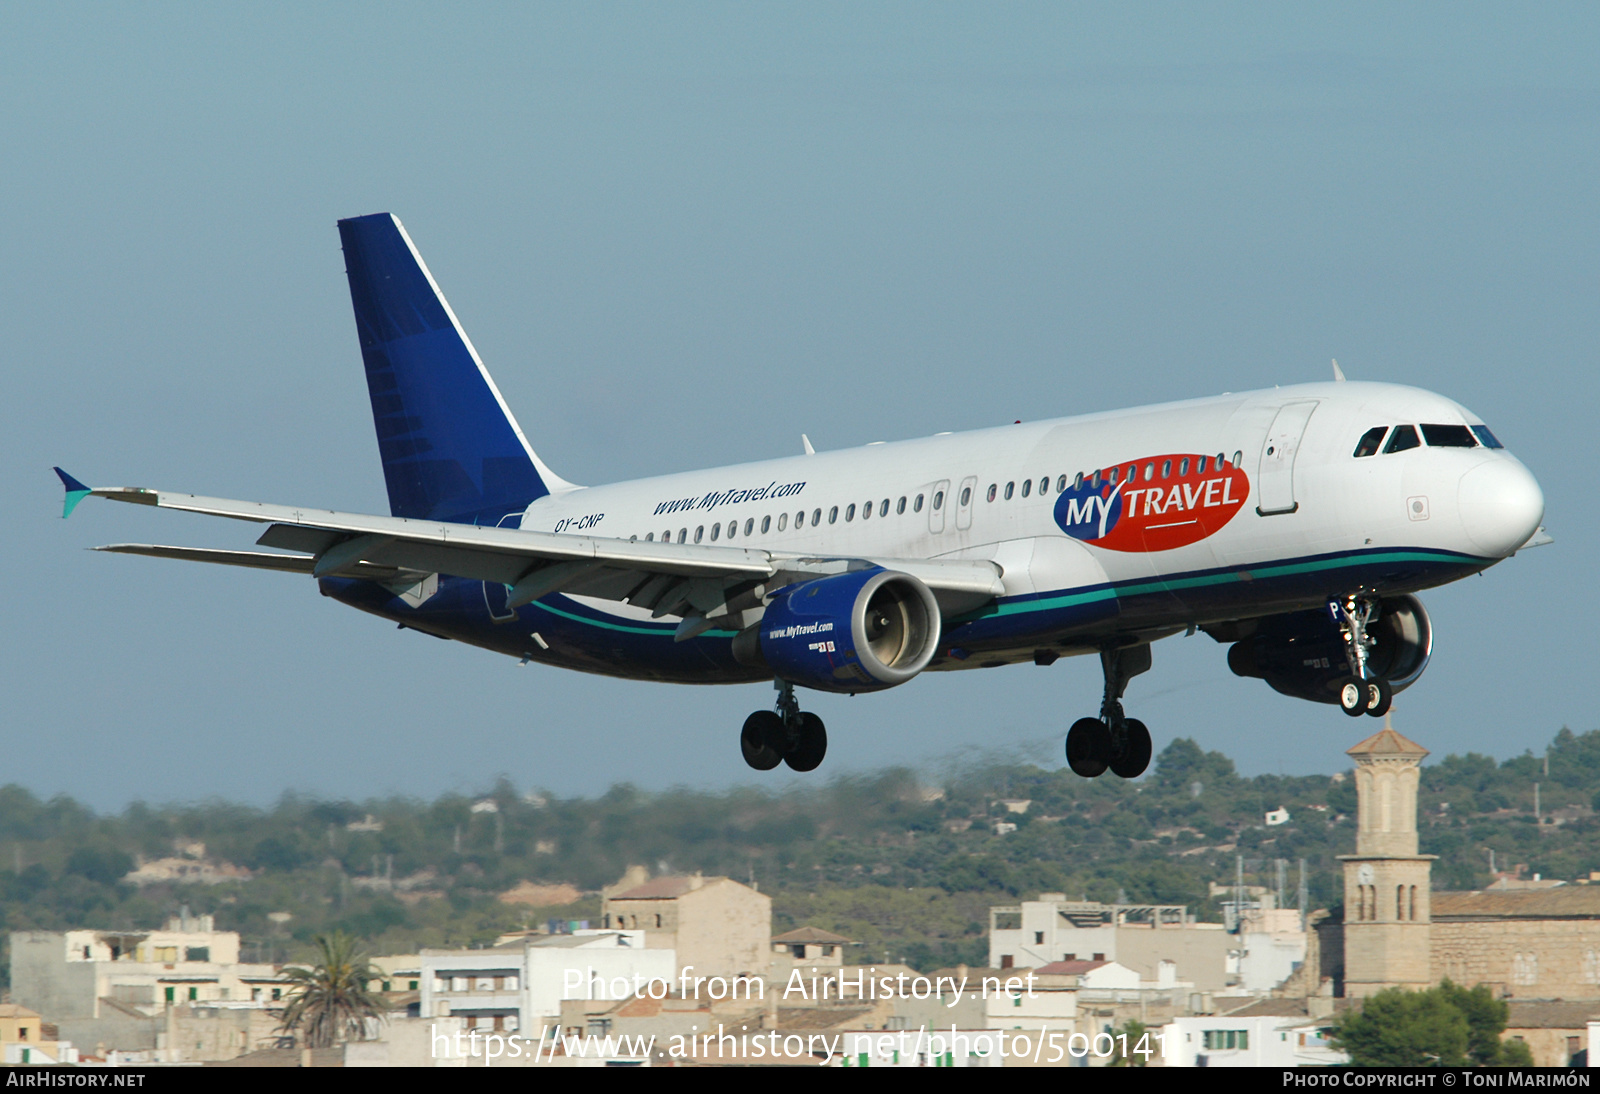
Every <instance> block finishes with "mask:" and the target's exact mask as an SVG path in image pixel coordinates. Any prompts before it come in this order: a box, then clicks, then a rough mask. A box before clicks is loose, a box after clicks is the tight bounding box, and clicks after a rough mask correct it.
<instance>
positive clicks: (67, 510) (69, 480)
mask: <svg viewBox="0 0 1600 1094" xmlns="http://www.w3.org/2000/svg"><path fill="white" fill-rule="evenodd" d="M55 473H56V474H57V475H58V476H60V478H61V485H62V486H65V487H66V488H67V503H66V505H64V506H63V507H62V509H61V519H62V520H66V519H67V518H68V517H70V516H71V515H72V511H73V510H74V509H76V508H77V507H78V503H79V502H80V501H82V500H83V499H84V498H86V497H88V496H89V495H90V493H92V491H91V490H90V489H89V488H88V487H87V486H85V485H83V483H81V482H79V481H78V480H77V479H75V478H73V477H72V476H71V475H69V474H67V473H66V472H65V471H63V470H61V468H59V467H57V468H56V469H55Z"/></svg>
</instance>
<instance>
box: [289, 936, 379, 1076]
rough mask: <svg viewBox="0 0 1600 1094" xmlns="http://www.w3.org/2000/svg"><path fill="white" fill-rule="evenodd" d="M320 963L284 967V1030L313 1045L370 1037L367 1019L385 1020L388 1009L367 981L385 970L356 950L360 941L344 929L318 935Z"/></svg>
mask: <svg viewBox="0 0 1600 1094" xmlns="http://www.w3.org/2000/svg"><path fill="white" fill-rule="evenodd" d="M316 945H317V951H318V956H320V957H321V959H322V960H321V961H319V962H318V963H317V964H316V965H313V966H312V967H310V968H306V967H304V966H293V967H290V968H287V969H284V970H283V976H284V979H285V980H288V981H289V982H290V984H291V985H292V987H291V988H290V989H289V992H290V994H289V997H288V1000H289V1001H288V1006H286V1007H285V1008H284V1011H283V1027H282V1028H283V1029H285V1030H287V1031H289V1032H291V1033H294V1034H296V1035H298V1036H299V1037H300V1039H301V1041H302V1043H304V1044H305V1045H306V1046H307V1047H309V1048H327V1047H329V1046H331V1045H335V1044H340V1043H342V1042H344V1041H364V1040H366V1039H367V1027H368V1019H373V1018H376V1019H382V1018H383V1016H384V1014H385V1012H386V1011H387V1010H388V1007H387V1005H386V1004H385V1003H384V1001H383V1000H382V999H381V998H380V997H379V996H377V995H376V994H374V993H373V992H371V991H369V990H368V987H367V985H368V984H370V983H371V982H372V981H374V980H380V979H382V977H383V972H382V970H380V969H378V968H376V967H374V966H373V965H372V964H370V963H369V962H368V961H367V956H366V954H364V953H361V952H359V951H358V950H357V949H356V940H355V939H353V938H351V937H350V936H349V935H347V934H344V933H343V932H342V931H335V932H334V933H333V934H331V935H318V936H317V939H316Z"/></svg>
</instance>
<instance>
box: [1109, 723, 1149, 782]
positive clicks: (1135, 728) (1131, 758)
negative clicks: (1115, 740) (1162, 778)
mask: <svg viewBox="0 0 1600 1094" xmlns="http://www.w3.org/2000/svg"><path fill="white" fill-rule="evenodd" d="M1124 729H1125V730H1126V731H1127V741H1126V744H1125V745H1124V746H1123V752H1122V756H1121V757H1119V758H1118V759H1115V760H1112V761H1111V773H1112V774H1113V775H1115V776H1117V777H1118V778H1122V779H1137V778H1138V777H1139V776H1140V775H1143V774H1144V769H1145V768H1147V767H1149V766H1150V752H1151V745H1150V731H1149V730H1148V729H1146V728H1145V724H1144V723H1143V722H1141V721H1139V719H1137V718H1129V719H1128V720H1127V722H1125V723H1124Z"/></svg>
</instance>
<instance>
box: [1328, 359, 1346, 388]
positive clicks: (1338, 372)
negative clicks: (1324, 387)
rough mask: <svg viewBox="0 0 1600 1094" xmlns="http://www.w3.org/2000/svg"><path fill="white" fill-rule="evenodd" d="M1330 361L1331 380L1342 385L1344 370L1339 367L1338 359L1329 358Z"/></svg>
mask: <svg viewBox="0 0 1600 1094" xmlns="http://www.w3.org/2000/svg"><path fill="white" fill-rule="evenodd" d="M1330 360H1332V361H1333V378H1334V379H1335V380H1336V381H1338V382H1339V383H1341V384H1342V383H1344V369H1342V368H1340V367H1339V361H1338V359H1337V358H1330Z"/></svg>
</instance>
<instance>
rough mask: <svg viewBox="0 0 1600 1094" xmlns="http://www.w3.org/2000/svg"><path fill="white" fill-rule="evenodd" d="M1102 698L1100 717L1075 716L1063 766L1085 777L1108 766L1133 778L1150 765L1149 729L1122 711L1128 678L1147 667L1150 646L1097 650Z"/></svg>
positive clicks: (1093, 776)
mask: <svg viewBox="0 0 1600 1094" xmlns="http://www.w3.org/2000/svg"><path fill="white" fill-rule="evenodd" d="M1100 668H1101V671H1102V672H1103V673H1104V674H1105V681H1106V689H1105V697H1104V698H1103V699H1102V700H1101V701H1100V717H1098V718H1079V719H1078V720H1077V721H1076V722H1073V723H1072V728H1071V729H1069V730H1068V731H1067V766H1068V767H1070V768H1072V770H1073V772H1074V773H1075V774H1078V775H1082V776H1083V777H1084V778H1086V779H1092V778H1095V777H1096V776H1098V775H1102V774H1104V773H1105V770H1106V768H1108V767H1109V768H1110V769H1111V772H1112V774H1114V775H1118V776H1120V777H1121V778H1124V779H1136V778H1138V777H1139V776H1140V775H1143V774H1144V769H1145V768H1147V767H1149V766H1150V731H1149V730H1148V729H1146V728H1145V725H1144V723H1143V722H1141V721H1139V719H1137V718H1129V717H1126V716H1125V715H1124V714H1123V713H1122V693H1123V692H1124V691H1126V690H1127V688H1128V681H1129V680H1131V679H1133V678H1134V677H1135V676H1138V675H1139V674H1140V673H1141V672H1145V671H1147V670H1148V669H1149V668H1150V645H1149V643H1142V644H1140V645H1137V646H1128V647H1125V648H1122V649H1103V650H1101V651H1100Z"/></svg>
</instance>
